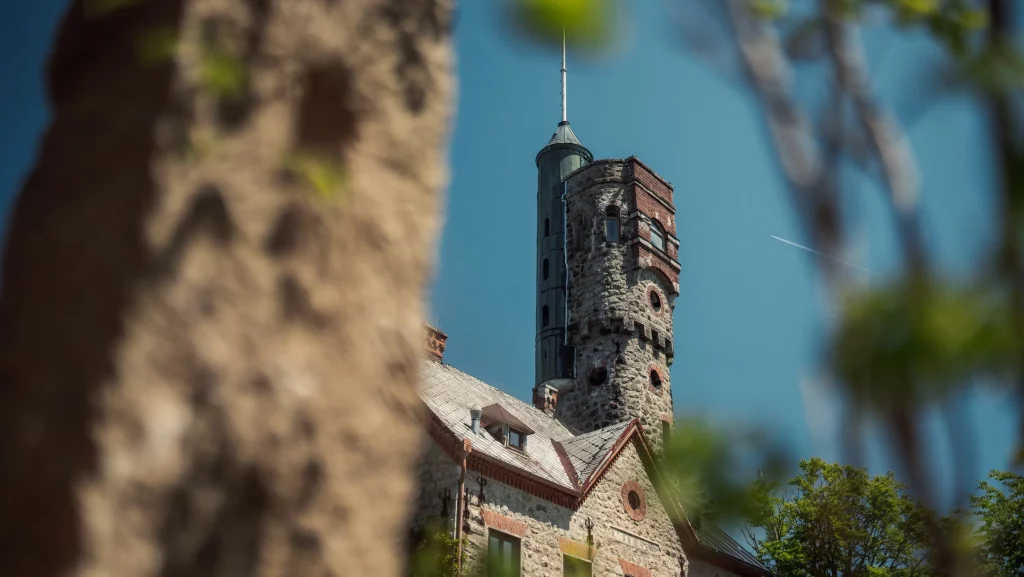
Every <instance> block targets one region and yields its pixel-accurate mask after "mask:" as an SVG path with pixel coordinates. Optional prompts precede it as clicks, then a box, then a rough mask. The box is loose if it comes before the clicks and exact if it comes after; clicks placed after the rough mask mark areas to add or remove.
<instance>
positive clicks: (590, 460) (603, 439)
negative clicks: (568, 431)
mask: <svg viewBox="0 0 1024 577" xmlns="http://www.w3.org/2000/svg"><path fill="white" fill-rule="evenodd" d="M628 426H629V422H628V421H627V422H625V423H621V424H618V425H612V426H610V427H605V428H603V429H598V430H596V431H593V432H590V433H585V434H583V435H579V436H577V437H574V438H572V439H569V440H568V441H565V442H563V443H562V446H563V447H564V448H565V453H566V455H567V456H568V457H569V462H570V463H572V467H573V469H576V474H577V475H579V479H580V484H581V485H586V484H587V481H589V480H590V478H591V477H592V476H593V475H594V473H595V472H596V471H597V468H598V467H599V466H600V465H601V463H602V462H603V461H604V460H605V458H606V457H608V455H609V453H610V452H611V450H612V447H613V446H614V445H615V441H617V440H619V437H621V436H622V433H623V432H624V431H625V430H626V427H628Z"/></svg>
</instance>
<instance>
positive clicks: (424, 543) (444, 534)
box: [406, 523, 465, 577]
mask: <svg viewBox="0 0 1024 577" xmlns="http://www.w3.org/2000/svg"><path fill="white" fill-rule="evenodd" d="M458 554H459V542H458V540H457V539H455V537H453V536H452V534H451V532H450V531H448V530H446V529H445V527H444V524H443V523H431V524H429V525H428V526H427V527H426V528H425V529H424V530H423V532H422V537H421V538H420V539H418V540H417V541H416V542H414V543H413V550H412V552H411V553H410V555H409V563H408V568H407V571H406V577H456V575H458V568H459V563H458V562H457V560H458ZM462 556H463V561H465V547H463V553H462ZM463 574H464V575H465V573H463Z"/></svg>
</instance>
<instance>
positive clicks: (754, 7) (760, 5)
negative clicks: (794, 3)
mask: <svg viewBox="0 0 1024 577" xmlns="http://www.w3.org/2000/svg"><path fill="white" fill-rule="evenodd" d="M749 9H750V13H751V14H753V15H754V17H756V18H759V19H761V20H778V19H779V18H781V17H783V16H784V15H785V14H786V12H788V11H789V5H788V3H787V2H786V1H785V0H750V5H749Z"/></svg>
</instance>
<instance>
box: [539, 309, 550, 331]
mask: <svg viewBox="0 0 1024 577" xmlns="http://www.w3.org/2000/svg"><path fill="white" fill-rule="evenodd" d="M549 322H551V314H550V313H549V312H548V305H544V306H543V307H541V309H540V326H542V327H546V326H548V323H549Z"/></svg>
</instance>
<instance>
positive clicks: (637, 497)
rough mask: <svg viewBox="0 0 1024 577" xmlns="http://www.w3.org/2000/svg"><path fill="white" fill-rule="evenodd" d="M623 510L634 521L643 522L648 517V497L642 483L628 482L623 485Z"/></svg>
mask: <svg viewBox="0 0 1024 577" xmlns="http://www.w3.org/2000/svg"><path fill="white" fill-rule="evenodd" d="M622 508H623V509H624V510H625V511H626V514H627V515H629V518H630V519H632V520H634V521H642V520H643V519H644V517H645V516H646V515H647V497H646V495H644V488H643V487H641V486H640V483H637V482H636V481H626V482H625V483H623V484H622Z"/></svg>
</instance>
